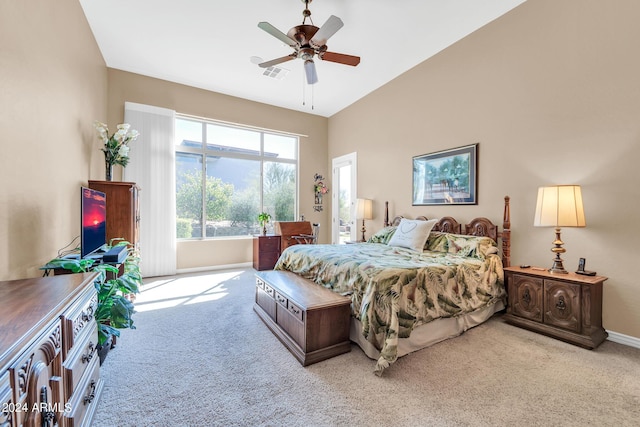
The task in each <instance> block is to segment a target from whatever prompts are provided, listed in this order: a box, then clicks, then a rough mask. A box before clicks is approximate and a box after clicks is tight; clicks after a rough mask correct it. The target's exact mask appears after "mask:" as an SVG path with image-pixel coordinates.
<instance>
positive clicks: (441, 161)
mask: <svg viewBox="0 0 640 427" xmlns="http://www.w3.org/2000/svg"><path fill="white" fill-rule="evenodd" d="M477 163H478V144H473V145H467V146H465V147H459V148H453V149H451V150H445V151H439V152H437V153H431V154H423V155H421V156H416V157H414V158H413V206H424V205H475V204H477V203H478V198H477V184H478V178H477Z"/></svg>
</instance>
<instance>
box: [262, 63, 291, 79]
mask: <svg viewBox="0 0 640 427" xmlns="http://www.w3.org/2000/svg"><path fill="white" fill-rule="evenodd" d="M287 74H289V70H287V69H286V68H280V67H275V66H274V67H268V68H265V70H264V72H263V73H262V75H263V76H267V77H271V78H273V79H276V80H282V79H284V78H285V76H286V75H287Z"/></svg>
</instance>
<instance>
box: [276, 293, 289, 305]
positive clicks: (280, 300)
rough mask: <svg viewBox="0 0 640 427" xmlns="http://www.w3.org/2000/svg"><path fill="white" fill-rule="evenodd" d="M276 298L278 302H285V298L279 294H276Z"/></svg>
mask: <svg viewBox="0 0 640 427" xmlns="http://www.w3.org/2000/svg"><path fill="white" fill-rule="evenodd" d="M276 298H277V299H278V302H279V303H280V304H285V303H286V302H287V300H286V298H283V297H281V296H280V295H276Z"/></svg>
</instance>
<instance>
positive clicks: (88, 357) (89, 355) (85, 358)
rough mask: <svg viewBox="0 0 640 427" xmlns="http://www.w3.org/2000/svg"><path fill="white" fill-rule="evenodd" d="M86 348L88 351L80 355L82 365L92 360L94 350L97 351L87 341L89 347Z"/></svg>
mask: <svg viewBox="0 0 640 427" xmlns="http://www.w3.org/2000/svg"><path fill="white" fill-rule="evenodd" d="M87 348H88V349H89V351H88V352H87V353H85V354H83V355H82V363H88V362H90V361H91V359H93V356H94V354H96V350H97V349H98V347H97V346H96V345H95V344H94V343H92V342H91V341H89V346H88V347H87Z"/></svg>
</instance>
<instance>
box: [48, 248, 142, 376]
mask: <svg viewBox="0 0 640 427" xmlns="http://www.w3.org/2000/svg"><path fill="white" fill-rule="evenodd" d="M114 240H120V239H113V240H112V241H111V242H110V245H113V242H114ZM117 245H118V246H120V245H126V246H127V249H126V250H127V252H128V253H127V258H126V259H125V261H124V263H123V265H122V274H120V269H119V268H118V267H116V266H115V265H111V264H95V262H94V260H91V259H64V258H56V259H53V260H51V261H49V262H48V263H47V265H46V268H49V269H55V268H62V269H65V270H69V271H71V272H72V273H86V272H89V271H95V272H97V273H98V277H97V279H96V281H95V283H94V284H95V287H96V291H97V294H98V306H97V308H96V311H95V313H94V317H95V319H96V322H97V323H98V353H99V355H100V363H102V362H103V361H104V357H106V353H107V352H108V351H109V350H110V349H111V348H112V347H113V346H114V345H115V337H119V336H120V331H119V330H120V329H125V328H129V329H135V326H134V324H133V318H132V316H133V314H134V313H135V307H134V305H133V301H132V300H133V296H134V295H135V294H137V293H138V292H139V286H140V285H141V284H142V275H141V274H140V267H139V264H140V258H139V257H138V254H137V253H135V251H134V250H133V248H132V246H131V244H130V243H129V242H126V241H122V240H121V241H119V242H118V243H117Z"/></svg>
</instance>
